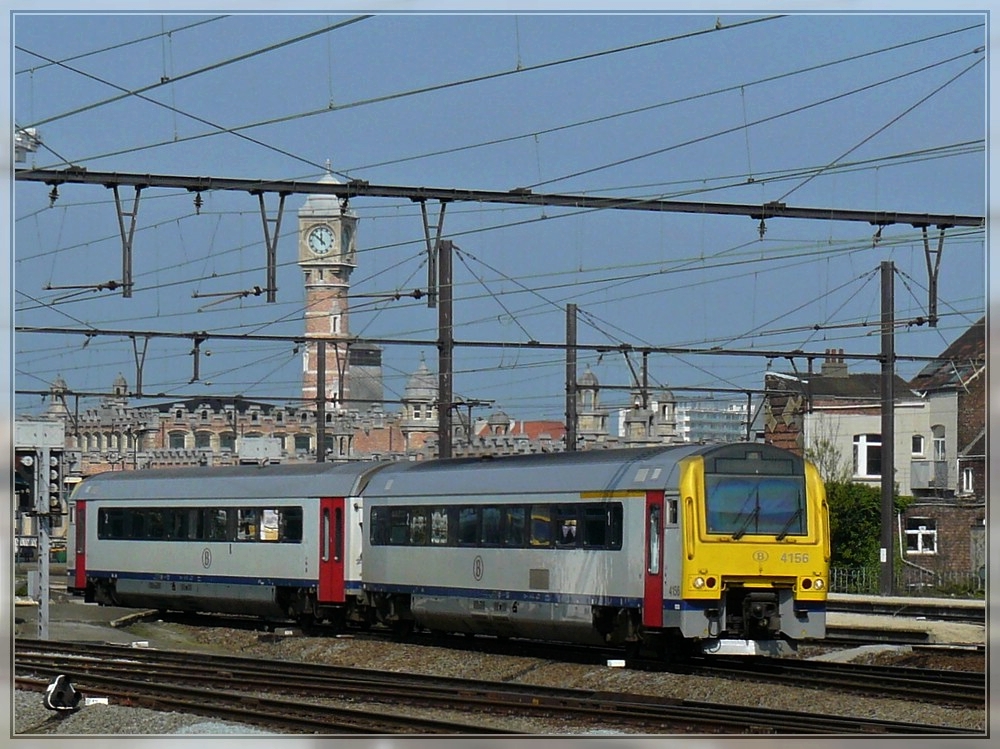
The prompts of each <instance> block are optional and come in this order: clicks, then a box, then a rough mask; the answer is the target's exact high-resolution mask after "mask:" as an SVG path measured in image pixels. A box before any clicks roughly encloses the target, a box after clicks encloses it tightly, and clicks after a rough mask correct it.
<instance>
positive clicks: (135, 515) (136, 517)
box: [126, 510, 146, 538]
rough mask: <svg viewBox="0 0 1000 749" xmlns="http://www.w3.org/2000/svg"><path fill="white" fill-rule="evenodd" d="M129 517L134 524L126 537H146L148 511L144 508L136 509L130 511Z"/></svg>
mask: <svg viewBox="0 0 1000 749" xmlns="http://www.w3.org/2000/svg"><path fill="white" fill-rule="evenodd" d="M129 519H130V520H131V521H132V524H131V527H130V528H129V529H128V531H127V534H126V538H145V537H146V513H145V512H144V511H143V510H134V511H133V512H131V513H130V518H129Z"/></svg>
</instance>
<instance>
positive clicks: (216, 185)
mask: <svg viewBox="0 0 1000 749" xmlns="http://www.w3.org/2000/svg"><path fill="white" fill-rule="evenodd" d="M14 179H15V180H17V181H20V182H42V183H44V184H46V185H49V186H50V187H51V188H52V189H51V191H50V192H49V197H50V199H51V200H52V201H53V202H54V201H55V200H56V199H58V197H59V186H60V185H63V184H93V185H103V186H104V187H106V188H108V189H111V190H113V191H114V195H115V205H116V207H117V210H118V222H119V228H120V231H121V239H122V280H121V287H122V296H124V297H131V296H132V244H133V239H134V234H135V224H136V218H137V215H138V210H139V195H140V193H141V191H142V190H145V189H148V188H153V187H157V188H173V189H180V190H187V191H188V192H192V193H195V199H194V203H195V207H196V208H199V207H200V206H201V204H202V200H201V193H203V192H209V191H213V190H223V191H236V192H246V193H249V194H251V195H255V196H257V198H258V200H259V203H260V211H261V218H262V220H263V227H264V240H265V246H266V250H267V283H266V286H265V289H266V291H267V301H268V302H273V301H275V292H276V290H277V289H276V288H275V287H276V281H275V279H276V266H277V242H278V228H279V227H280V225H281V216H282V213H283V211H284V202H285V198H286V197H287V196H288V195H293V194H302V195H333V196H336V197H337V198H338V199H340V200H341V201H344V202H345V203H346V201H349V200H350V199H351V198H355V197H373V198H397V199H400V198H401V199H408V200H411V201H413V202H415V203H420V204H421V209H422V212H423V221H424V234H425V238H426V241H427V251H428V260H429V267H430V268H433V267H435V265H436V258H437V253H436V245H437V244H439V243H440V241H441V229H442V226H441V224H442V223H443V219H444V207H445V206H446V205H447V204H448V203H457V202H473V203H503V204H512V205H537V206H562V207H566V208H580V209H591V210H615V211H647V212H648V211H653V212H660V213H696V214H714V215H721V216H746V217H749V218H751V219H754V220H756V221H759V222H760V227H759V231H760V233H761V236H763V232H764V228H765V227H764V222H765V221H767V220H768V219H772V218H795V219H811V220H819V221H855V222H862V223H867V224H870V225H872V226H876V227H878V229H877V232H876V236H879V235H880V234H881V230H882V228H883V227H885V226H891V225H893V224H908V225H910V226H913V227H915V228H918V229H920V230H921V231H922V233H923V237H924V254H925V258H926V261H927V272H928V276H929V287H930V289H931V297H930V298H931V302H930V305H929V306H930V311H929V317H930V319H931V320H932V324H934V323H933V321H936V318H937V314H936V299H935V298H934V297H935V296H936V295H935V294H934V293H933V291H934V290H935V289H936V288H937V276H938V268H939V265H940V260H941V251H942V249H943V244H944V232H945V230H946V229H950V228H953V227H982V226H984V225H985V218H984V217H983V216H976V215H956V214H936V213H913V212H902V211H868V210H850V209H838V208H809V207H796V206H789V205H787V204H786V203H782V202H777V201H772V202H769V203H763V204H752V203H709V202H705V201H686V200H670V199H665V198H655V197H652V198H651V197H627V196H626V197H616V196H598V195H587V194H565V193H536V192H533V191H532V190H530V189H528V188H515V189H513V190H507V191H502V190H475V189H464V188H444V187H407V186H402V185H373V184H370V183H369V182H367V181H365V180H350V181H348V182H344V183H334V182H304V181H301V180H263V179H238V178H227V177H195V176H182V175H169V174H131V173H122V172H92V171H89V170H87V169H86V168H83V167H73V166H71V167H69V168H66V169H19V170H16V171H15V173H14ZM123 186H126V187H132V188H133V189H134V190H135V196H134V201H133V207H132V210H131V211H126V210H124V209H123V207H122V202H121V198H120V196H119V192H118V189H119V188H120V187H123ZM268 193H276V194H277V195H278V197H279V204H278V208H277V213H276V215H275V217H274V218H269V216H268V213H267V209H266V206H265V200H264V196H265V195H266V194H268ZM432 200H434V201H437V202H438V203H439V204H440V205H441V213H440V215H439V218H438V225H437V227H436V231H435V241H434V242H432V241H431V231H430V226H429V225H428V218H427V212H426V204H427V201H432ZM126 218H127V219H129V221H128V225H126V221H125V219H126ZM272 225H273V226H272ZM932 226H933V227H936V228H937V229H938V245H937V248H936V249H932V248H931V245H930V241H929V238H928V235H927V229H928V228H929V227H932ZM272 229H273V231H272ZM428 277H429V281H430V283H429V284H428V285H429V287H431V288H429V289H428V292H429V294H428V297H429V299H428V304H429V306H434V303H435V300H436V296H437V295H436V293H435V292H436V289H434V288H432V287H433V281H434V279H433V278H431V274H430V273H429V276H428Z"/></svg>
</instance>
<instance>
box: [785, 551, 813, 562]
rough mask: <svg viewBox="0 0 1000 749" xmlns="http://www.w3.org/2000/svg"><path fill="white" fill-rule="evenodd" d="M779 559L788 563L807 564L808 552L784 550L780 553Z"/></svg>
mask: <svg viewBox="0 0 1000 749" xmlns="http://www.w3.org/2000/svg"><path fill="white" fill-rule="evenodd" d="M781 561H782V562H786V563H790V564H808V563H809V552H807V551H796V552H785V553H784V554H782V555H781Z"/></svg>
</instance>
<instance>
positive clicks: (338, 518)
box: [333, 507, 344, 562]
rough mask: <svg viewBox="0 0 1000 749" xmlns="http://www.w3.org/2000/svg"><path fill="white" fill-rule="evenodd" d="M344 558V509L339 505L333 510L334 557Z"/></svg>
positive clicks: (336, 559) (338, 559)
mask: <svg viewBox="0 0 1000 749" xmlns="http://www.w3.org/2000/svg"><path fill="white" fill-rule="evenodd" d="M343 558H344V511H343V510H342V509H340V508H339V507H338V508H337V509H336V510H334V511H333V559H334V561H335V562H340V561H341V560H342V559H343Z"/></svg>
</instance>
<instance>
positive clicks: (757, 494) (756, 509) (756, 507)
mask: <svg viewBox="0 0 1000 749" xmlns="http://www.w3.org/2000/svg"><path fill="white" fill-rule="evenodd" d="M759 516H760V489H759V488H757V490H756V491H755V492H754V508H753V511H752V512H751V513H750V514H749V515H747V519H746V520H744V521H743V525H741V526H740V527H739V529H738V530H736V531H735V532H734V533H733V540H734V541H739V540H740V539H741V538H743V536H744V535H745V534H746V532H747V529H748V528H749V527H750V523H751V522H752V521H754V520H756V519H757V518H758V517H759ZM740 517H742V515H741V516H740ZM737 519H739V518H737Z"/></svg>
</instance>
